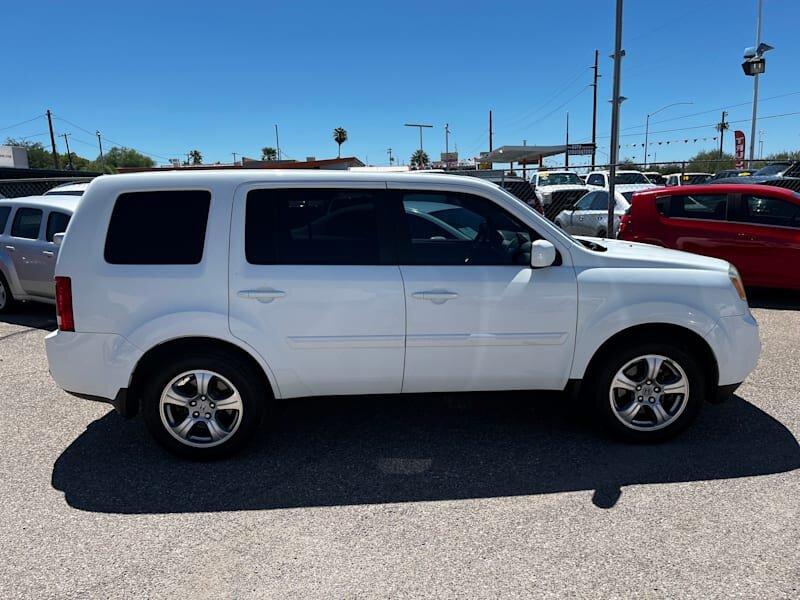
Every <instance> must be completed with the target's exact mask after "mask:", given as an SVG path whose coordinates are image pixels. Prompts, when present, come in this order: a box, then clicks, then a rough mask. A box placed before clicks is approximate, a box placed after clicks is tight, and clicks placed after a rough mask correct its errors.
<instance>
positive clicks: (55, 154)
mask: <svg viewBox="0 0 800 600" xmlns="http://www.w3.org/2000/svg"><path fill="white" fill-rule="evenodd" d="M47 124H48V125H50V146H51V147H52V148H53V166H54V167H55V168H56V169H58V151H57V150H56V136H55V134H54V133H53V116H52V115H51V114H50V109H48V110H47Z"/></svg>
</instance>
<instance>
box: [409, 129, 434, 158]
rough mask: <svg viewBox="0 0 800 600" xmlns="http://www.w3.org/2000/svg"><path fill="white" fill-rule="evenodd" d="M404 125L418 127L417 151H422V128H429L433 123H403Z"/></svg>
mask: <svg viewBox="0 0 800 600" xmlns="http://www.w3.org/2000/svg"><path fill="white" fill-rule="evenodd" d="M405 127H419V151H420V152H422V151H423V150H422V129H423V128H428V129H431V128H432V127H433V125H420V124H419V123H405Z"/></svg>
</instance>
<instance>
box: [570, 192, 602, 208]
mask: <svg viewBox="0 0 800 600" xmlns="http://www.w3.org/2000/svg"><path fill="white" fill-rule="evenodd" d="M597 195H598V192H591V193H589V194H586V195H585V196H584V197H583V198H581V199H580V200H578V203H577V204H576V205H575V210H589V207H590V206H591V205H592V202H593V201H594V199H595V198H596V197H597Z"/></svg>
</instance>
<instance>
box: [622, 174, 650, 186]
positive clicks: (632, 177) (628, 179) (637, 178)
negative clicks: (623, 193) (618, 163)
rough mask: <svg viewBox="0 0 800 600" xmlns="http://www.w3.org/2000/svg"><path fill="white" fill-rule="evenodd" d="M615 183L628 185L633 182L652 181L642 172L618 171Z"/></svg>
mask: <svg viewBox="0 0 800 600" xmlns="http://www.w3.org/2000/svg"><path fill="white" fill-rule="evenodd" d="M614 183H616V184H620V185H627V184H631V183H650V181H649V180H648V179H647V177H645V176H644V175H642V174H641V173H617V176H616V177H615V178H614Z"/></svg>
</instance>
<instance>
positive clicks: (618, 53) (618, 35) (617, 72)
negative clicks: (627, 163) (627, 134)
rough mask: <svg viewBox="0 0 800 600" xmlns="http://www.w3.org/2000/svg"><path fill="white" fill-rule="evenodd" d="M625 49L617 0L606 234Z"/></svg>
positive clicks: (611, 222) (611, 208)
mask: <svg viewBox="0 0 800 600" xmlns="http://www.w3.org/2000/svg"><path fill="white" fill-rule="evenodd" d="M623 56H625V51H624V50H623V49H622V0H617V11H616V24H615V33H614V54H613V56H612V58H613V59H614V92H613V96H612V97H611V156H610V157H609V162H610V163H611V164H610V166H609V173H608V222H607V226H608V229H607V230H606V231H607V233H606V235H607V236H609V237H613V236H614V206H615V205H616V197H615V195H614V193H615V191H616V189H615V185H614V179H615V178H616V176H617V162H618V161H619V105H620V104H621V103H622V100H623V98H622V97H621V96H620V77H621V76H622V73H621V71H622V57H623Z"/></svg>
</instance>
